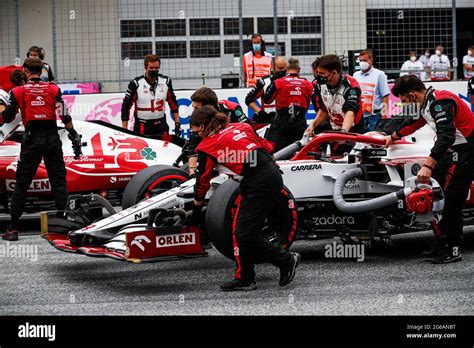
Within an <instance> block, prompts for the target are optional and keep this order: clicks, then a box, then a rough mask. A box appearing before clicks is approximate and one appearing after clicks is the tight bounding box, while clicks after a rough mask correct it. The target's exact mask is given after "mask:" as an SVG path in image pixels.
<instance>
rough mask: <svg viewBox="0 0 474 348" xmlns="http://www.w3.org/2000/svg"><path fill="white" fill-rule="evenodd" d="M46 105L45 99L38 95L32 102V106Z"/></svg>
mask: <svg viewBox="0 0 474 348" xmlns="http://www.w3.org/2000/svg"><path fill="white" fill-rule="evenodd" d="M43 105H45V102H44V99H43V97H42V96H37V97H36V100H33V101H32V102H31V106H43Z"/></svg>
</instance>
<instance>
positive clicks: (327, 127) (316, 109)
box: [311, 57, 332, 134]
mask: <svg viewBox="0 0 474 348" xmlns="http://www.w3.org/2000/svg"><path fill="white" fill-rule="evenodd" d="M319 59H320V57H318V58H316V59H315V60H314V61H313V62H312V63H311V70H313V76H314V79H313V81H312V82H311V83H312V84H313V95H312V96H311V103H312V104H313V107H314V113H315V114H316V115H318V112H319V106H318V102H317V99H316V89H317V87H318V65H319ZM329 130H332V127H331V123H330V122H329V119H327V120H326V121H325V122H323V123H322V124H321V125H319V126H317V127H316V128H315V129H314V130H313V133H314V134H320V133H322V132H324V131H329Z"/></svg>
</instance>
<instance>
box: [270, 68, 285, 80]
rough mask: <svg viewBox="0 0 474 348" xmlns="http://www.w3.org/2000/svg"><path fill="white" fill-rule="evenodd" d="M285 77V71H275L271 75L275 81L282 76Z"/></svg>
mask: <svg viewBox="0 0 474 348" xmlns="http://www.w3.org/2000/svg"><path fill="white" fill-rule="evenodd" d="M285 75H286V71H285V70H282V71H277V72H276V73H274V74H273V76H274V77H275V78H276V79H279V78H281V77H283V76H285Z"/></svg>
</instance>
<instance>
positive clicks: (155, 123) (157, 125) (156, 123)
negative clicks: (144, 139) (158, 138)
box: [133, 117, 169, 135]
mask: <svg viewBox="0 0 474 348" xmlns="http://www.w3.org/2000/svg"><path fill="white" fill-rule="evenodd" d="M133 131H134V132H137V133H140V134H142V135H162V134H163V133H168V131H169V127H168V124H167V123H166V117H163V118H160V119H158V120H141V119H138V118H135V123H134V124H133Z"/></svg>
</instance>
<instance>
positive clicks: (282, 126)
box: [267, 119, 307, 152]
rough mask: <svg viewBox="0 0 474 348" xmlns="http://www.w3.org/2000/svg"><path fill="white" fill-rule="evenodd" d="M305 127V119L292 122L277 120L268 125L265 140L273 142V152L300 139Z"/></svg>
mask: <svg viewBox="0 0 474 348" xmlns="http://www.w3.org/2000/svg"><path fill="white" fill-rule="evenodd" d="M306 128H307V125H306V119H302V120H298V121H297V122H295V123H292V124H290V123H288V122H279V121H278V120H277V121H276V122H274V123H273V124H272V125H271V126H270V130H269V133H268V136H267V140H269V141H272V142H274V143H275V152H277V151H280V150H281V149H284V148H285V147H287V146H288V145H291V144H293V143H294V142H295V141H298V140H301V138H302V137H303V134H304V132H305V130H306Z"/></svg>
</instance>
